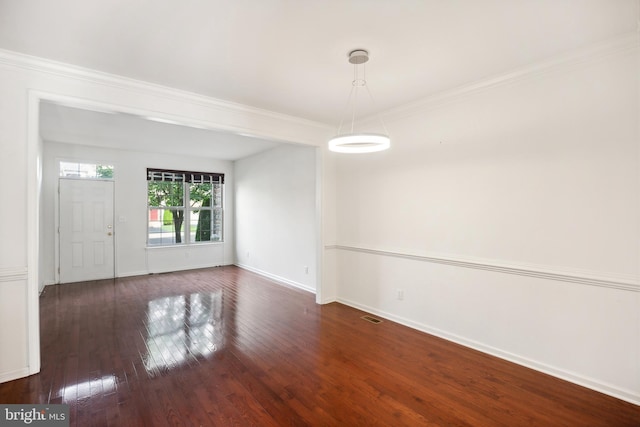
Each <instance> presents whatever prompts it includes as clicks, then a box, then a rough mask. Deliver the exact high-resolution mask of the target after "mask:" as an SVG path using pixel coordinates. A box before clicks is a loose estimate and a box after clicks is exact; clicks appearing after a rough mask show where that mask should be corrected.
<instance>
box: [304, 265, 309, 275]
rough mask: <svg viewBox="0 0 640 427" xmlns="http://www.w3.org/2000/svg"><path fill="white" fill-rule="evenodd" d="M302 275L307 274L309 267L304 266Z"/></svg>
mask: <svg viewBox="0 0 640 427" xmlns="http://www.w3.org/2000/svg"><path fill="white" fill-rule="evenodd" d="M304 274H309V267H307V266H306V265H305V266H304Z"/></svg>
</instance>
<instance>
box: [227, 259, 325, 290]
mask: <svg viewBox="0 0 640 427" xmlns="http://www.w3.org/2000/svg"><path fill="white" fill-rule="evenodd" d="M235 266H236V267H240V268H242V269H244V270H248V271H251V272H252V273H256V274H259V275H261V276H264V277H266V278H268V279H271V280H273V281H275V282H281V283H284V284H287V285H289V286H293V287H294V288H299V289H302V290H303V291H307V292H311V293H312V294H315V293H316V290H315V289H313V288H312V287H310V286H307V285H303V284H302V283H298V282H295V281H293V280H289V279H286V278H284V277H281V276H278V275H275V274H271V273H268V272H266V271H262V270H259V269H257V268H253V267H250V266H248V265H244V264H235Z"/></svg>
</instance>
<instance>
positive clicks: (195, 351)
mask: <svg viewBox="0 0 640 427" xmlns="http://www.w3.org/2000/svg"><path fill="white" fill-rule="evenodd" d="M364 314H366V313H363V312H361V311H359V310H356V309H353V308H350V307H347V306H344V305H341V304H337V303H333V304H328V305H324V306H320V305H317V304H315V302H314V296H313V295H311V294H309V293H307V292H304V291H301V290H298V289H294V288H291V287H288V286H284V285H280V284H277V283H275V282H273V281H271V280H268V279H265V278H263V277H261V276H258V275H256V274H253V273H250V272H248V271H245V270H242V269H240V268H237V267H221V268H213V269H202V270H193V271H185V272H178V273H169V274H162V275H151V276H140V277H128V278H122V279H116V280H103V281H91V282H84V283H75V284H69V285H59V286H48V287H47V288H45V292H44V293H43V295H42V296H41V298H40V319H41V353H42V370H41V372H40V373H39V374H37V375H32V376H30V377H27V378H23V379H20V380H16V381H11V382H7V383H4V384H0V403H65V404H68V405H69V406H70V415H71V425H72V426H87V425H96V426H103V425H104V426H146V425H148V426H154V427H155V426H210V425H211V426H231V425H238V426H245V425H246V426H249V425H256V426H267V427H269V426H274V427H275V426H305V425H309V426H349V427H350V426H376V425H380V426H449V425H456V426H464V425H466V426H524V425H527V426H545V427H546V426H634V427H638V426H640V407H638V406H636V405H632V404H630V403H627V402H624V401H621V400H618V399H615V398H613V397H610V396H606V395H603V394H600V393H597V392H594V391H592V390H588V389H586V388H583V387H580V386H578V385H575V384H571V383H568V382H565V381H562V380H560V379H558V378H554V377H551V376H548V375H545V374H542V373H540V372H536V371H533V370H531V369H528V368H524V367H522V366H519V365H516V364H513V363H510V362H507V361H505V360H501V359H497V358H495V357H492V356H489V355H487V354H483V353H481V352H478V351H475V350H472V349H469V348H465V347H463V346H460V345H457V344H454V343H451V342H448V341H446V340H443V339H440V338H437V337H434V336H430V335H428V334H424V333H421V332H418V331H415V330H412V329H409V328H406V327H403V326H401V325H398V324H396V323H394V322H390V321H384V322H383V323H380V324H377V325H374V324H371V323H368V322H366V321H364V320H362V319H360V317H361V316H363V315H364Z"/></svg>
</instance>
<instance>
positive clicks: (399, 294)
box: [396, 289, 404, 301]
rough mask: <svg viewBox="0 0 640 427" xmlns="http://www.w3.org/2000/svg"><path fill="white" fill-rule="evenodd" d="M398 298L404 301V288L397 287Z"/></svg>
mask: <svg viewBox="0 0 640 427" xmlns="http://www.w3.org/2000/svg"><path fill="white" fill-rule="evenodd" d="M396 299H397V300H398V301H402V300H403V299H404V289H396Z"/></svg>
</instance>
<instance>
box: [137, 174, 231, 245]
mask: <svg viewBox="0 0 640 427" xmlns="http://www.w3.org/2000/svg"><path fill="white" fill-rule="evenodd" d="M223 187H224V174H220V173H206V172H189V171H175V170H167V169H147V203H148V206H149V217H148V222H149V225H148V240H147V244H148V245H149V246H166V245H177V244H194V243H204V242H222V241H223V240H222V238H223V236H222V228H223V227H222V226H223V218H222V214H223V209H222V208H223V207H222V191H223ZM185 230H188V232H185Z"/></svg>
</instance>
